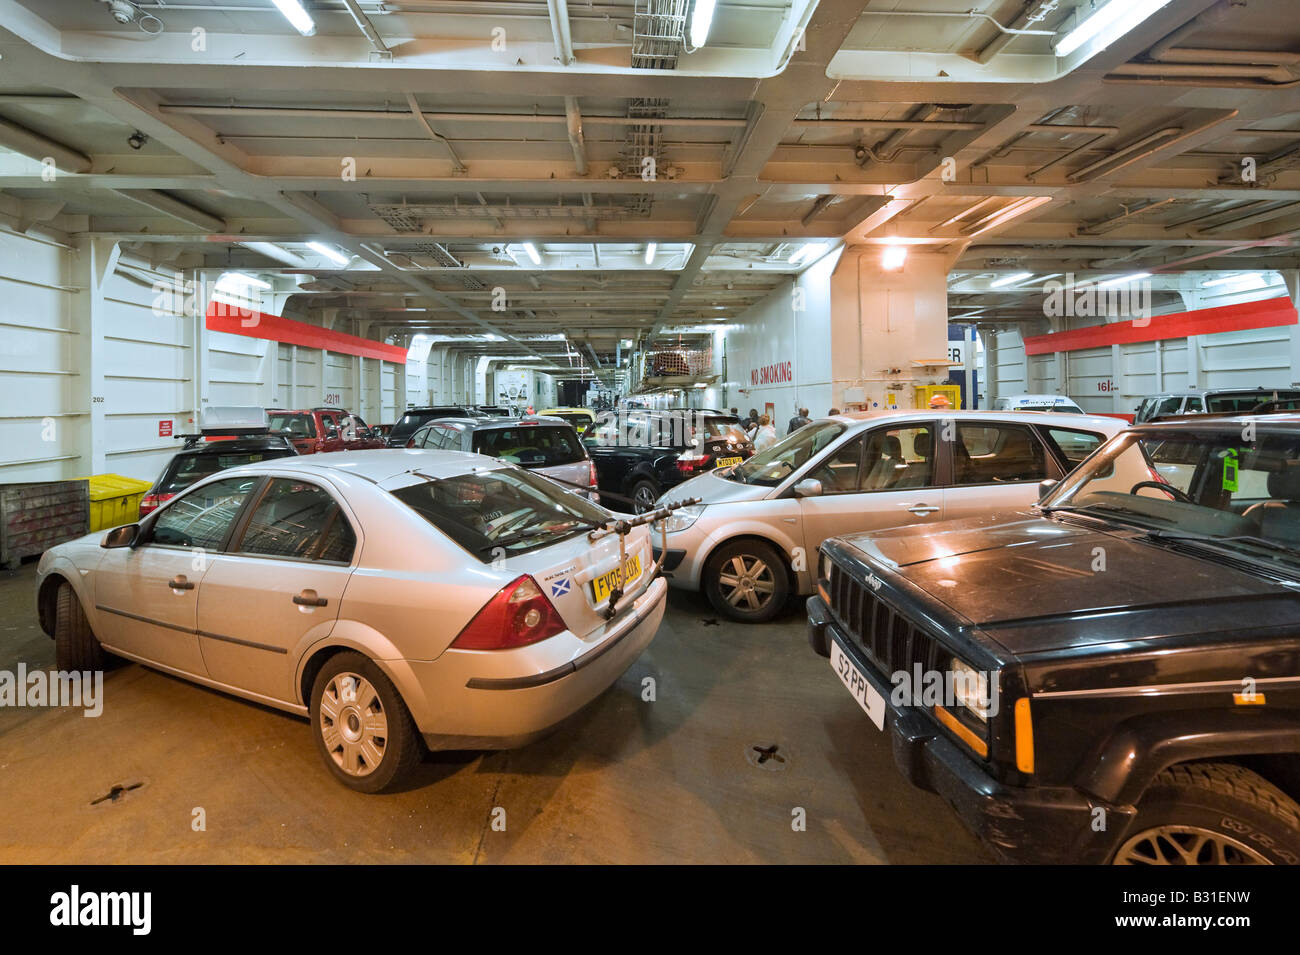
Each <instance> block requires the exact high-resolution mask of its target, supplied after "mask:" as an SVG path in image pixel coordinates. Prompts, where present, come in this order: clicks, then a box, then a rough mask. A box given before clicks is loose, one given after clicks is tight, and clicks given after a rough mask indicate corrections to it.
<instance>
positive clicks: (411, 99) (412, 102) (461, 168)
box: [406, 93, 468, 172]
mask: <svg viewBox="0 0 1300 955" xmlns="http://www.w3.org/2000/svg"><path fill="white" fill-rule="evenodd" d="M406 103H407V105H408V106H410V108H411V115H412V116H414V117H415V118H416V121H417V122H419V124H420V125H421V126H423V127H424V131H425V132H426V133H428V134H429V136H430V138H432V139H434V140H436V141H437V142H440V143H442V144H443V145H444V146H446V147H447V152H448V154H450V156H451V162H452V167H453V168H454V169H455V170H456V172H468V169H467V168H466V167H465V164H464V163H463V162H461V161H460V157H459V156H457V155H456V150H455V148H454V147H453V146H452V145H451V140H450V139H448V138H447V137H446V136H443V135H441V134H440V133H438V132H436V131H435V130H434V128H433V127H432V126H430V125H429V121H428V120H427V119H426V118H425V116H424V113H422V112H420V104H419V102H417V101H416V99H415V94H414V93H407V94H406Z"/></svg>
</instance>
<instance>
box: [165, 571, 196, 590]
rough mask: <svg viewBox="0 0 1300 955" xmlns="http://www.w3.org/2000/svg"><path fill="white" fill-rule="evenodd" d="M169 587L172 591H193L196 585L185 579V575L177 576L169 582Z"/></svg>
mask: <svg viewBox="0 0 1300 955" xmlns="http://www.w3.org/2000/svg"><path fill="white" fill-rule="evenodd" d="M167 586H168V587H170V588H171V589H172V590H193V589H194V584H192V583H191V582H190V581H189V580H188V579H187V578H186V577H185V575H184V574H177V575H176V576H175V577H173V578H172V579H171V580H169V581H167Z"/></svg>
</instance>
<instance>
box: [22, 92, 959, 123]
mask: <svg viewBox="0 0 1300 955" xmlns="http://www.w3.org/2000/svg"><path fill="white" fill-rule="evenodd" d="M4 101H5V98H4V97H3V96H0V102H4ZM158 112H159V113H181V114H184V115H186V116H242V117H250V116H270V117H285V116H292V117H298V118H304V119H398V120H400V119H406V117H407V113H406V112H405V111H403V110H400V109H342V108H340V109H330V108H326V107H311V106H208V105H202V104H197V103H195V104H184V103H172V104H168V105H164V106H159V107H158ZM424 116H425V118H426V119H428V120H430V121H431V122H454V123H527V124H535V123H536V124H546V123H563V122H564V121H565V116H564V115H563V114H562V113H445V112H439V113H433V112H425V114H424ZM584 120H585V122H586V123H588V124H589V125H592V124H600V125H603V126H684V127H691V126H700V127H710V128H741V127H743V126H745V124H746V122H747V121H746V120H743V119H724V118H721V117H718V118H705V117H677V118H674V117H671V116H637V117H632V116H626V115H623V116H586V117H584ZM856 125H862V123H861V122H857V123H856ZM877 125H879V126H881V127H883V128H886V129H892V128H894V127H896V126H898V125H899V124H898V123H891V122H880V123H878V124H877ZM929 125H931V126H933V127H934V128H936V129H945V128H960V129H982V128H983V127H982V126H981V125H980V124H979V123H963V124H961V125H960V126H958V127H945V126H938V125H936V124H929Z"/></svg>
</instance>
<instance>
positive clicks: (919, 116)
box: [805, 103, 939, 224]
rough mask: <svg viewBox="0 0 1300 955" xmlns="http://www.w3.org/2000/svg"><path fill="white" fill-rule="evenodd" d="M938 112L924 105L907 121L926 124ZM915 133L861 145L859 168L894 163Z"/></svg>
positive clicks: (902, 131)
mask: <svg viewBox="0 0 1300 955" xmlns="http://www.w3.org/2000/svg"><path fill="white" fill-rule="evenodd" d="M937 112H939V107H937V106H932V105H930V104H929V103H923V104H922V105H920V106H918V107H916V108H915V109H913V110H912V111H911V112H910V113H909V114H908V117H907V121H908V122H909V123H920V124H924V123H925V121H926V120H927V119H928V118H929V117H931V116H933V115H934V114H935V113H937ZM922 128H924V125H922ZM913 132H915V129H896V130H894V131H893V132H892V133H890V134H889V135H888V136H887V137H885V139H883V140H882V141H881V142H879V143H877V144H876V146H875V148H872V147H871V146H868V145H867V144H866V143H860V144H859V145H858V149H857V160H858V166H860V167H861V168H863V169H865V168H866V167H867V165H868V163H867V160H870V161H871V162H874V163H889V162H893V161H894V159H895V158H896V157H897V156H898V153H899V150H900V149H901V148H902V145H903V141H904V140H905V139H907V137H908V136H910V135H912V133H913ZM805 224H806V223H805Z"/></svg>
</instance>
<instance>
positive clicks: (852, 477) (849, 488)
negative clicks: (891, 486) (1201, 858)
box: [808, 438, 862, 494]
mask: <svg viewBox="0 0 1300 955" xmlns="http://www.w3.org/2000/svg"><path fill="white" fill-rule="evenodd" d="M808 477H810V478H812V479H813V480H815V481H820V482H821V485H822V493H823V494H852V493H853V492H855V491H858V490H860V487H859V485H860V484H861V483H862V438H854V439H852V440H850V441H846V442H845V443H844V444H842V445H840V446H839V448H838V449H836V450H835V451H834V452H832V453H831V456H830V457H828V458H827V459H826V460H825V461H823V462H822V463H821V464H820V465H819V466H818V467H817V469H816V470H815V471H813V472H812V473H811V474H809V475H808Z"/></svg>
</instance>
